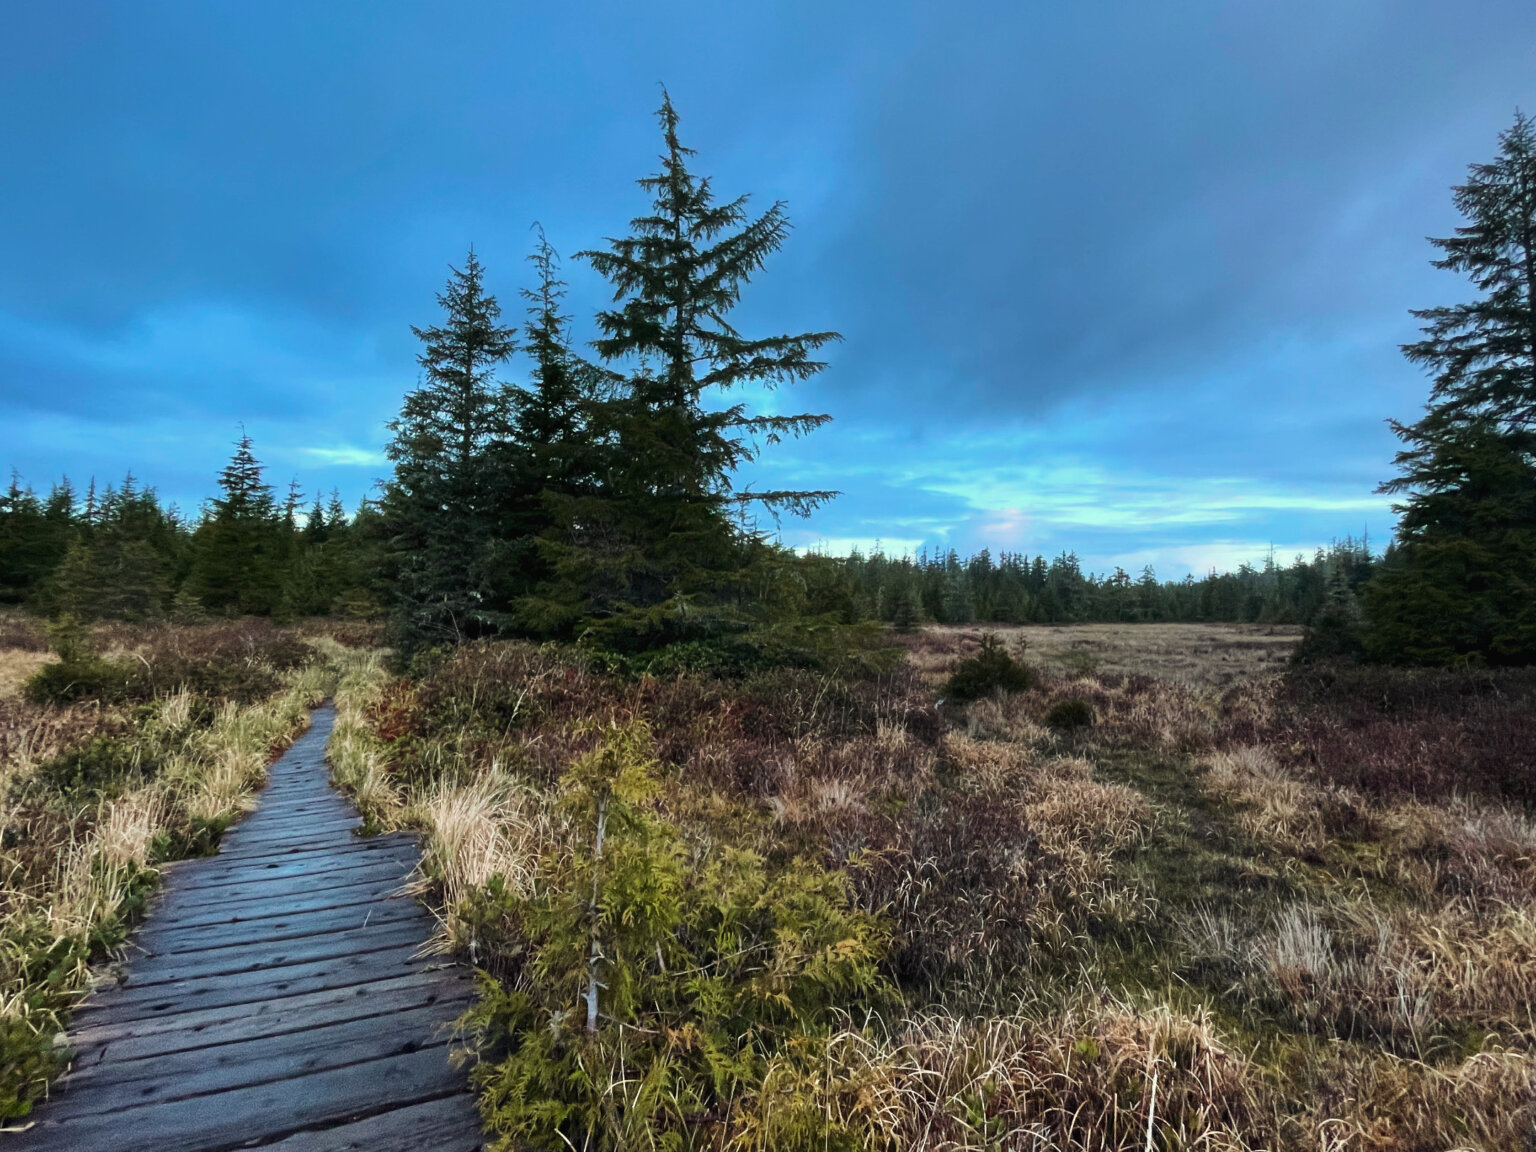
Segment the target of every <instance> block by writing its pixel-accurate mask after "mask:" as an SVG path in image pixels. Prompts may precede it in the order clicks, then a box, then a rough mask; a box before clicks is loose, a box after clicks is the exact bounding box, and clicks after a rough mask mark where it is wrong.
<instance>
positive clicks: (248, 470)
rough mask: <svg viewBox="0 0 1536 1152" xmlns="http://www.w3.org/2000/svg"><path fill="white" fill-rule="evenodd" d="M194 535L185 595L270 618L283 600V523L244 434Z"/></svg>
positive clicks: (227, 610) (212, 606)
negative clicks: (217, 492) (217, 491)
mask: <svg viewBox="0 0 1536 1152" xmlns="http://www.w3.org/2000/svg"><path fill="white" fill-rule="evenodd" d="M219 490H220V493H221V495H218V496H215V497H213V498H212V499H211V500H209V502H208V505H207V507H206V509H205V510H204V513H203V519H202V523H200V524H199V525H198V527H197V531H196V532H195V533H194V534H193V537H192V548H191V550H192V567H191V571H190V572H189V573H188V575H187V581H186V584H185V586H184V591H185V592H186V593H188V595H190V596H191V597H193V598H195V599H196V600H197V602H198V603H200V604H201V605H202V606H203V607H204V608H206V609H207V610H209V611H211V612H218V613H224V614H228V615H238V614H249V615H258V616H261V615H270V614H271V613H272V612H273V610H274V609H276V608H277V607H278V604H279V602H280V600H281V597H282V583H283V575H284V568H285V566H286V561H287V556H286V549H285V547H284V534H283V521H282V517H281V514H280V513H279V511H278V508H277V504H276V502H275V501H274V500H273V497H272V488H271V486H270V485H269V484H267V482H266V480H265V479H264V478H263V474H262V466H261V462H260V461H259V460H257V459H256V455H255V453H254V451H253V450H252V446H251V438H250V436H249V435H247V434H246V433H245V432H243V431H242V432H241V434H240V439H239V441H237V443H236V445H235V452H234V455H233V456H232V457H231V458H230V461H229V463H228V464H227V465H226V466H225V467H224V470H223V471H221V472H220V473H219Z"/></svg>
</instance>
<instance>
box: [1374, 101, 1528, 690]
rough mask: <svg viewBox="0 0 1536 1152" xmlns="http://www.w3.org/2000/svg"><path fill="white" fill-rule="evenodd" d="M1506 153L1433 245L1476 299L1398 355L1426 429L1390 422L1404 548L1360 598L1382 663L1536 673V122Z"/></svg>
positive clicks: (1439, 316) (1460, 197)
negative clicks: (1420, 385) (1425, 383)
mask: <svg viewBox="0 0 1536 1152" xmlns="http://www.w3.org/2000/svg"><path fill="white" fill-rule="evenodd" d="M1499 140H1500V145H1501V150H1500V154H1499V156H1498V157H1497V158H1496V159H1495V160H1494V161H1492V162H1491V163H1486V164H1475V165H1473V166H1472V168H1471V172H1470V176H1469V179H1468V180H1467V182H1466V183H1465V184H1463V185H1460V186H1459V187H1457V188H1456V189H1455V193H1454V195H1455V203H1456V207H1457V208H1458V209H1459V210H1460V211H1461V213H1462V214H1463V216H1464V217H1465V218H1466V220H1467V223H1466V224H1465V225H1464V226H1462V227H1460V228H1457V229H1456V233H1455V235H1454V236H1451V237H1449V238H1445V239H1437V240H1431V243H1432V244H1434V245H1435V247H1437V248H1438V249H1440V251H1441V252H1442V253H1443V255H1442V256H1441V258H1440V259H1437V260H1436V261H1434V264H1435V266H1436V267H1437V268H1444V269H1447V270H1449V271H1453V272H1460V273H1463V274H1465V275H1466V276H1467V277H1468V278H1469V279H1470V280H1471V281H1472V284H1473V286H1474V287H1475V288H1476V289H1477V290H1478V293H1479V295H1478V297H1477V298H1476V299H1474V300H1472V301H1470V302H1468V303H1464V304H1457V305H1453V306H1449V307H1443V308H1430V309H1425V310H1422V311H1418V312H1415V313H1414V315H1415V316H1417V317H1418V318H1419V319H1421V320H1423V321H1425V322H1426V323H1425V327H1424V338H1423V339H1422V340H1419V341H1417V342H1415V343H1413V344H1408V345H1406V346H1405V347H1404V349H1403V352H1404V355H1406V356H1407V358H1408V359H1409V360H1410V361H1411V362H1413V363H1415V364H1419V365H1422V366H1424V367H1425V368H1427V369H1428V370H1429V371H1430V372H1432V373H1433V374H1434V387H1433V390H1432V391H1431V394H1430V402H1429V405H1428V407H1427V409H1426V412H1425V414H1424V416H1423V417H1422V418H1421V419H1420V420H1418V421H1417V422H1416V423H1414V424H1401V423H1398V422H1396V421H1393V422H1392V428H1393V430H1394V431H1395V432H1396V433H1397V435H1398V436H1399V437H1400V438H1401V439H1402V440H1403V441H1404V443H1405V445H1406V447H1405V448H1404V449H1403V450H1402V451H1401V452H1399V453H1398V454H1397V461H1396V462H1397V465H1398V468H1399V469H1400V470H1401V471H1400V474H1399V475H1398V476H1397V477H1396V478H1394V479H1392V480H1390V481H1388V482H1387V483H1385V484H1383V485H1382V491H1385V492H1394V493H1402V494H1405V496H1406V499H1405V501H1404V502H1403V503H1402V504H1401V505H1398V506H1397V510H1398V512H1399V513H1400V514H1401V516H1402V520H1401V522H1400V525H1399V531H1398V535H1399V542H1400V544H1401V548H1400V550H1399V554H1398V555H1397V556H1395V557H1394V561H1395V562H1394V563H1392V564H1390V565H1389V566H1388V568H1387V569H1386V570H1385V571H1383V572H1382V573H1381V575H1380V576H1379V577H1377V578H1376V579H1375V580H1374V581H1372V583H1371V585H1370V586H1368V588H1367V589H1366V598H1365V602H1366V609H1367V618H1368V622H1369V626H1368V630H1367V637H1366V640H1367V646H1368V648H1369V650H1370V651H1371V653H1372V654H1373V655H1375V656H1376V657H1378V658H1380V659H1385V660H1390V661H1395V662H1403V663H1412V664H1454V663H1473V664H1477V663H1490V664H1531V663H1536V608H1533V604H1536V122H1533V121H1532V120H1531V119H1530V117H1528V116H1524V115H1521V114H1517V115H1516V117H1515V122H1514V125H1513V126H1512V127H1511V128H1509V129H1508V130H1507V131H1505V132H1504V133H1502V134H1501V136H1500V138H1499Z"/></svg>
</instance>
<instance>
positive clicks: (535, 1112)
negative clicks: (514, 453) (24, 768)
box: [332, 628, 1536, 1152]
mask: <svg viewBox="0 0 1536 1152" xmlns="http://www.w3.org/2000/svg"><path fill="white" fill-rule="evenodd" d="M1135 635H1136V630H1135V629H1134V628H1128V629H1127V635H1126V636H1125V637H1117V638H1115V652H1116V656H1115V661H1116V663H1117V664H1118V665H1124V664H1125V663H1127V662H1132V661H1133V646H1134V642H1135V641H1134V637H1135ZM1245 635H1246V634H1245ZM901 642H902V643H903V644H904V645H906V646H907V647H908V648H909V649H910V650H911V651H912V652H913V653H914V658H913V659H911V660H909V661H908V662H907V663H905V664H904V665H902V666H901V667H899V668H897V669H895V670H894V671H891V672H887V673H882V674H868V675H860V676H846V677H844V676H827V675H820V674H816V673H813V672H808V671H804V670H784V669H780V670H774V671H767V672H759V673H755V674H752V675H748V676H745V677H740V678H736V679H722V678H718V677H712V676H706V675H699V674H691V673H682V674H676V675H670V676H667V677H646V676H640V677H626V676H617V675H611V674H607V673H603V672H600V671H594V669H593V668H592V666H591V665H590V664H588V663H586V662H584V661H582V660H581V659H579V658H578V657H577V656H576V655H574V654H571V653H569V652H566V651H563V650H559V649H555V648H533V647H528V646H524V645H518V644H507V643H500V644H481V645H473V646H466V647H464V648H461V649H460V650H458V651H457V652H455V653H452V654H448V655H445V656H443V657H442V658H440V659H438V660H436V661H435V662H432V663H430V664H429V665H428V666H427V667H425V668H424V669H421V670H419V672H418V674H417V675H415V676H414V677H411V678H402V677H397V676H394V675H392V674H391V673H390V672H389V671H388V669H387V667H386V666H385V665H384V664H383V663H382V662H380V660H379V659H378V658H377V655H376V654H369V653H363V652H357V653H353V654H351V655H350V656H349V657H348V659H349V661H350V666H349V670H348V672H347V675H346V676H345V678H344V680H343V686H342V690H341V693H340V705H341V722H340V723H339V724H338V727H337V731H336V734H335V736H334V737H333V744H332V753H333V759H334V762H335V764H336V771H337V775H338V778H339V779H340V780H341V781H342V782H343V783H345V784H347V785H348V786H350V787H351V788H352V789H353V790H354V792H355V793H356V794H357V795H358V797H359V799H360V801H361V802H362V804H363V806H364V808H365V810H366V811H367V812H368V813H369V814H370V820H371V821H372V822H373V823H374V824H375V826H377V827H394V826H402V825H404V826H413V827H417V828H419V829H421V830H422V831H423V832H424V833H425V834H426V841H427V851H426V855H425V858H424V879H423V882H422V883H423V889H424V891H425V892H426V893H427V894H428V896H429V898H430V899H432V900H433V901H434V902H435V903H436V904H437V905H438V906H439V907H440V909H441V915H442V923H443V932H442V934H441V939H440V940H439V945H440V947H441V948H443V949H444V950H445V951H449V952H452V953H454V954H456V955H459V956H461V957H463V958H464V959H465V960H467V961H470V962H472V963H474V964H475V965H476V966H477V967H479V968H480V969H481V970H482V972H483V973H484V974H485V976H484V980H485V998H484V1000H483V1002H482V1004H481V1005H480V1007H479V1008H478V1009H476V1010H475V1011H474V1012H473V1013H471V1014H470V1016H469V1017H468V1018H467V1019H466V1021H465V1028H466V1033H465V1046H466V1049H467V1050H468V1051H469V1053H470V1055H471V1059H472V1060H473V1061H474V1063H475V1068H476V1071H475V1076H476V1080H477V1083H478V1084H479V1085H480V1087H481V1090H482V1106H483V1108H484V1110H485V1114H486V1117H487V1120H488V1123H489V1125H490V1127H491V1130H492V1131H493V1132H495V1133H497V1134H498V1135H499V1136H500V1137H501V1138H502V1145H501V1146H503V1147H508V1148H510V1147H522V1146H525V1145H527V1146H532V1147H539V1148H561V1147H566V1146H567V1143H566V1142H567V1141H570V1142H571V1143H573V1144H574V1145H575V1146H576V1147H583V1146H587V1147H591V1148H612V1149H620V1148H641V1147H651V1146H656V1147H676V1148H700V1149H703V1148H711V1149H713V1148H739V1149H757V1148H764V1149H766V1148H789V1149H793V1148H806V1149H810V1148H818V1149H826V1148H848V1149H852V1148H860V1149H864V1148H869V1149H892V1150H895V1149H909V1148H918V1147H926V1148H931V1149H996V1148H1038V1149H1042V1150H1043V1149H1047V1148H1066V1149H1082V1150H1088V1149H1127V1150H1129V1149H1136V1150H1140V1149H1143V1148H1145V1147H1146V1141H1147V1138H1148V1131H1149V1129H1150V1131H1151V1133H1152V1139H1153V1147H1157V1148H1185V1149H1194V1148H1199V1149H1233V1150H1239V1149H1254V1150H1256V1149H1279V1148H1283V1149H1297V1150H1303V1152H1324V1150H1325V1149H1327V1150H1331V1149H1338V1148H1345V1147H1348V1148H1351V1149H1354V1148H1360V1149H1366V1150H1368V1152H1375V1150H1380V1152H1387V1150H1389V1149H1390V1150H1393V1152H1396V1150H1398V1149H1410V1150H1415V1149H1422V1150H1424V1152H1428V1150H1430V1149H1445V1148H1453V1147H1455V1148H1476V1149H1482V1150H1488V1152H1492V1150H1500V1152H1527V1146H1526V1144H1525V1141H1526V1139H1527V1136H1528V1134H1529V1132H1530V1130H1531V1127H1532V1125H1533V1123H1536V1103H1533V1101H1536V1059H1533V1051H1536V1029H1533V1026H1532V1023H1531V1014H1530V1007H1529V1006H1530V1004H1531V1003H1533V1002H1536V963H1533V960H1536V935H1533V925H1536V871H1533V870H1532V868H1531V865H1530V862H1531V861H1532V860H1533V859H1536V825H1533V822H1532V819H1531V815H1530V812H1529V810H1528V809H1526V808H1525V807H1523V802H1522V800H1521V799H1520V798H1519V797H1518V796H1516V795H1514V794H1512V792H1511V791H1510V790H1509V789H1506V788H1504V787H1503V786H1502V784H1501V782H1503V781H1509V780H1515V779H1517V778H1518V776H1519V773H1520V772H1521V771H1529V770H1530V769H1531V767H1532V766H1531V765H1530V764H1529V763H1528V761H1529V757H1530V755H1531V753H1530V751H1529V747H1530V746H1525V745H1521V744H1520V742H1519V740H1518V739H1516V738H1515V737H1516V736H1518V730H1520V725H1522V724H1523V723H1525V720H1524V719H1523V717H1524V716H1525V713H1523V712H1522V711H1521V709H1520V707H1518V706H1514V705H1511V704H1510V700H1511V699H1513V698H1514V697H1511V695H1510V694H1511V693H1515V694H1516V695H1518V692H1519V691H1523V689H1521V688H1520V687H1519V684H1518V683H1517V681H1518V679H1519V678H1518V676H1516V677H1514V678H1513V679H1509V680H1508V682H1507V683H1506V682H1502V681H1501V683H1500V686H1499V692H1500V693H1502V695H1496V694H1490V693H1489V692H1487V691H1486V690H1485V689H1483V688H1479V687H1477V686H1476V685H1470V684H1468V685H1460V686H1459V688H1458V687H1457V685H1449V684H1448V685H1442V687H1447V688H1452V689H1456V690H1455V691H1452V692H1448V693H1447V695H1446V697H1445V700H1446V702H1445V703H1444V705H1443V706H1442V708H1441V711H1440V712H1439V713H1438V714H1437V713H1436V711H1435V703H1434V698H1433V696H1432V695H1430V694H1427V693H1425V692H1424V691H1423V690H1422V687H1421V686H1416V685H1415V684H1407V683H1405V684H1404V685H1399V686H1398V688H1396V689H1394V690H1392V691H1384V690H1383V685H1382V684H1381V683H1378V682H1377V681H1376V680H1370V682H1369V683H1368V684H1367V683H1366V681H1365V680H1360V681H1359V682H1358V683H1359V690H1358V691H1357V690H1355V688H1354V687H1351V686H1352V685H1355V684H1356V683H1357V682H1356V681H1355V680H1350V679H1347V678H1346V679H1345V680H1344V681H1340V680H1337V679H1335V680H1334V681H1332V682H1331V683H1330V685H1329V686H1328V687H1327V688H1321V687H1317V686H1315V685H1313V684H1312V682H1310V681H1303V680H1298V679H1295V678H1292V679H1282V678H1279V677H1276V676H1264V675H1257V674H1254V673H1253V672H1249V673H1247V674H1245V675H1243V676H1241V677H1238V678H1235V679H1234V678H1233V677H1232V676H1230V675H1229V674H1227V673H1226V672H1225V671H1217V672H1215V673H1212V674H1211V675H1210V676H1206V677H1194V678H1192V680H1191V681H1175V680H1170V679H1167V678H1162V677H1158V676H1156V675H1152V674H1149V673H1151V672H1153V671H1155V669H1156V667H1157V666H1158V664H1159V663H1160V662H1162V661H1164V660H1165V659H1166V658H1167V656H1168V644H1169V638H1168V636H1167V635H1158V636H1157V637H1156V650H1155V653H1154V656H1153V658H1152V659H1149V660H1148V661H1147V671H1145V672H1137V671H1134V670H1121V669H1120V668H1117V669H1116V670H1113V671H1104V672H1097V673H1088V672H1085V671H1070V670H1065V671H1064V670H1052V669H1050V668H1045V669H1037V670H1035V671H1034V674H1033V675H1032V676H1031V677H1030V679H1029V681H1028V684H1027V686H1026V687H1024V688H1022V690H1016V691H1006V690H1002V691H998V690H992V691H989V692H988V693H986V694H983V695H980V696H978V697H977V698H976V699H974V700H973V701H971V702H970V703H968V704H966V705H964V706H963V707H958V706H956V705H955V704H954V703H953V702H952V701H951V702H946V703H945V704H944V706H943V708H942V709H939V708H936V706H935V705H936V702H937V700H938V698H939V696H940V694H941V692H942V690H943V688H944V685H945V681H946V680H947V679H948V678H949V677H950V676H951V674H952V673H953V672H954V671H955V669H956V665H957V664H958V663H959V662H960V661H961V660H963V659H964V658H966V657H967V656H969V655H971V654H973V653H975V652H976V651H977V646H978V645H979V644H980V642H981V637H980V636H979V635H978V636H974V638H970V637H967V636H966V635H964V634H961V633H958V632H954V631H950V632H947V633H943V634H941V635H939V636H938V637H935V635H934V634H932V633H920V634H917V635H915V636H912V637H909V638H904V639H903V640H902V641H901ZM946 644H947V645H948V649H947V653H948V654H947V656H946V655H945V652H944V649H943V645H946ZM1229 651H1230V649H1229V647H1227V646H1224V645H1223V644H1222V643H1220V642H1219V640H1212V639H1211V638H1202V639H1201V643H1200V645H1198V646H1197V652H1201V653H1213V654H1215V656H1214V657H1213V658H1221V657H1225V655H1227V654H1228V652H1229ZM1194 659H1195V657H1193V656H1191V657H1189V658H1188V659H1183V660H1174V661H1172V663H1173V664H1174V665H1175V666H1177V667H1180V668H1187V667H1189V666H1190V661H1192V660H1194ZM1265 663H1268V661H1266V662H1265ZM1274 663H1275V664H1276V666H1277V667H1278V668H1283V666H1284V665H1283V661H1276V662H1274ZM1085 667H1086V664H1085ZM1306 675H1309V676H1315V675H1316V674H1315V673H1314V672H1309V673H1306ZM1367 679H1368V678H1367ZM1341 682H1342V683H1344V685H1345V688H1344V690H1342V691H1341V690H1340V689H1339V684H1340V683H1341ZM1458 684H1459V682H1458ZM1394 692H1395V693H1396V694H1395V695H1394ZM1468 693H1470V694H1471V695H1468ZM1075 702H1080V703H1081V704H1082V705H1083V706H1085V707H1086V708H1087V709H1088V710H1089V714H1090V715H1091V716H1092V723H1091V724H1090V725H1086V726H1066V725H1061V724H1059V723H1058V724H1056V725H1052V724H1051V723H1050V722H1049V721H1050V719H1051V717H1052V714H1053V712H1054V711H1056V710H1058V709H1060V708H1062V707H1063V706H1064V705H1066V706H1070V707H1074V708H1075V707H1076V704H1075ZM1437 715H1439V717H1440V719H1439V720H1438V721H1437V720H1436V716H1437ZM1436 723H1442V724H1453V725H1456V726H1459V730H1460V731H1461V732H1462V734H1463V735H1462V738H1461V741H1460V744H1459V747H1461V748H1462V749H1463V751H1462V753H1461V755H1462V756H1463V758H1464V759H1465V761H1466V765H1470V766H1471V767H1470V769H1469V774H1468V775H1467V776H1466V779H1467V780H1470V781H1479V782H1482V783H1481V785H1480V786H1478V787H1473V786H1470V785H1469V786H1466V787H1460V788H1458V787H1457V786H1456V784H1455V780H1454V779H1444V778H1443V777H1444V775H1445V774H1446V773H1451V772H1459V771H1461V770H1462V769H1463V768H1464V767H1466V765H1463V763H1462V762H1461V761H1456V760H1454V759H1453V758H1452V753H1451V751H1450V745H1449V744H1447V743H1445V742H1442V741H1437V740H1425V739H1423V738H1422V737H1424V736H1425V735H1426V734H1428V733H1431V732H1432V731H1433V730H1434V726H1435V724H1436ZM1362 726H1364V727H1366V728H1368V729H1370V730H1371V731H1373V732H1374V734H1375V736H1376V738H1377V739H1378V740H1379V741H1381V742H1384V743H1385V745H1386V746H1388V747H1392V748H1394V749H1398V750H1399V752H1400V760H1401V767H1402V771H1401V773H1400V774H1399V775H1398V776H1397V777H1395V781H1396V783H1394V779H1393V778H1389V777H1388V776H1387V775H1386V774H1384V773H1379V772H1377V771H1376V770H1375V768H1374V767H1372V764H1371V763H1365V764H1364V765H1363V766H1362V753H1361V750H1360V749H1358V748H1357V747H1356V745H1354V744H1353V743H1351V741H1352V739H1353V737H1352V736H1351V733H1353V732H1355V731H1357V730H1359V729H1360V728H1361V727H1362ZM1352 749H1354V751H1351V750H1352ZM1522 749H1525V750H1522ZM1520 756H1526V757H1527V761H1526V762H1520V761H1519V759H1518V758H1519V757H1520ZM1501 757H1502V759H1501ZM1511 757H1513V759H1511ZM1522 764H1523V766H1522ZM598 765H606V766H607V767H606V768H605V769H603V770H602V771H599V769H598ZM605 773H606V774H605ZM604 796H607V797H608V800H607V803H610V804H613V805H614V807H613V808H611V809H609V810H608V811H609V818H610V819H612V820H613V823H612V825H610V826H607V830H606V831H605V832H604V833H603V834H601V835H599V833H598V826H599V824H601V823H602V817H601V816H600V815H599V811H600V809H601V807H602V804H603V803H604V801H603V799H602V797H604ZM599 842H601V849H602V850H601V852H600V851H599ZM594 989H595V990H596V992H595V1004H596V1011H595V1013H594V1014H593V1015H592V1016H591V1020H592V1022H593V1028H592V1030H591V1031H589V1030H588V1027H587V1021H588V1019H589V1016H588V1010H589V1007H591V1005H592V1004H593V1003H594V999H593V997H592V994H593V990H594ZM1154 1084H1155V1085H1156V1087H1155V1089H1154Z"/></svg>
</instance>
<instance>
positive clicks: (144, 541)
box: [52, 475, 184, 620]
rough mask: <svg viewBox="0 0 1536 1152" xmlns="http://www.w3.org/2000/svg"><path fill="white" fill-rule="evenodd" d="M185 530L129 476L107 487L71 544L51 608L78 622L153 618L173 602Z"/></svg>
mask: <svg viewBox="0 0 1536 1152" xmlns="http://www.w3.org/2000/svg"><path fill="white" fill-rule="evenodd" d="M183 540H184V535H183V529H182V526H181V524H180V523H179V522H178V520H177V518H176V516H175V515H174V513H172V512H170V511H167V510H166V509H164V508H162V507H161V506H160V502H159V500H158V499H156V497H155V492H154V489H152V488H142V489H141V488H139V487H138V485H137V482H136V481H135V480H134V478H133V476H132V475H129V476H128V477H127V478H126V479H125V480H124V481H123V485H122V487H121V488H118V489H114V488H112V487H110V486H109V487H108V488H107V489H106V492H105V493H104V494H103V496H102V497H101V500H100V502H99V504H98V508H97V522H96V524H94V525H93V526H92V528H91V531H90V533H89V534H88V535H86V536H82V537H81V538H80V539H78V540H76V542H75V543H74V544H73V545H72V546H71V547H70V550H69V552H68V553H67V554H66V555H65V557H64V560H63V563H61V564H60V565H59V570H58V572H57V573H56V575H55V578H54V585H55V587H54V591H53V597H52V600H53V607H54V608H56V609H57V610H58V611H59V612H61V613H65V614H68V615H70V616H73V617H75V618H76V619H79V620H91V619H96V618H101V617H106V618H112V619H119V620H153V619H158V618H159V617H161V616H163V615H164V614H165V612H166V609H167V608H168V607H169V603H170V592H171V579H172V576H173V574H174V571H175V567H176V564H177V562H178V560H179V559H180V554H181V551H182V547H183Z"/></svg>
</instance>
